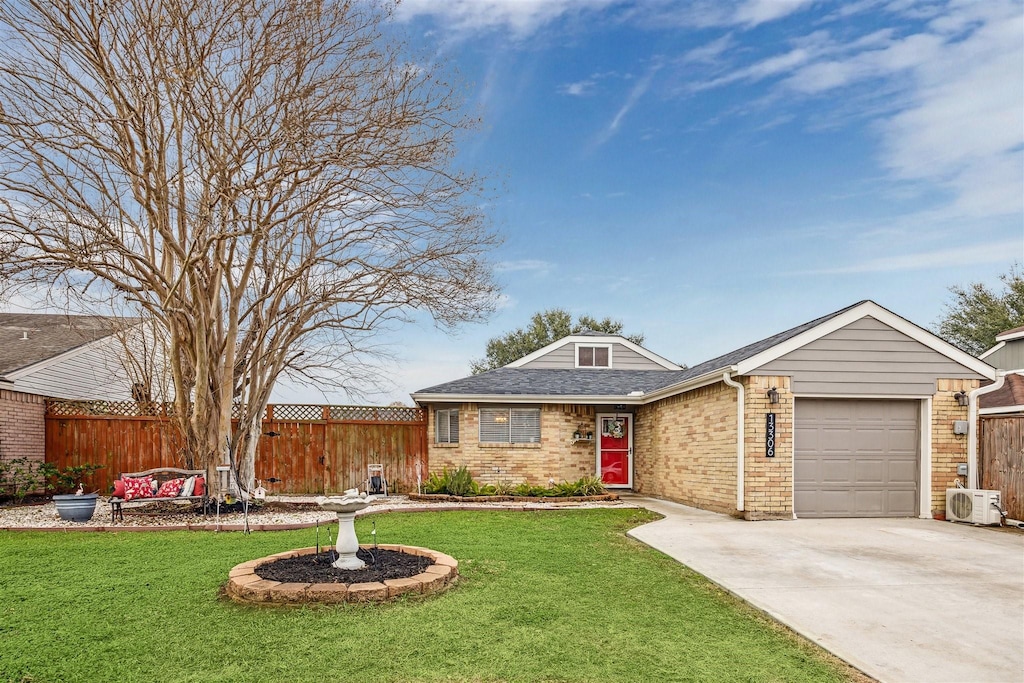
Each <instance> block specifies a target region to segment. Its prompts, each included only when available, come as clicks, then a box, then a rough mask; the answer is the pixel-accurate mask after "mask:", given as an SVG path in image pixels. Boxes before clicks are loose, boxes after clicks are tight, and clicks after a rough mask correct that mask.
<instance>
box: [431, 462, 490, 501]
mask: <svg viewBox="0 0 1024 683" xmlns="http://www.w3.org/2000/svg"><path fill="white" fill-rule="evenodd" d="M479 491H480V485H479V484H478V483H476V482H475V481H473V475H472V474H471V473H470V471H469V468H466V467H460V468H459V469H457V470H453V471H449V470H448V468H447V467H445V468H444V469H443V470H441V474H438V473H437V472H433V473H432V474H431V475H430V476H429V477H428V478H427V481H426V482H425V483H424V484H423V492H424V493H442V494H447V495H449V496H475V495H477V494H478V493H479Z"/></svg>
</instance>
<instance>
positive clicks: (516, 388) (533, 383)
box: [413, 301, 864, 398]
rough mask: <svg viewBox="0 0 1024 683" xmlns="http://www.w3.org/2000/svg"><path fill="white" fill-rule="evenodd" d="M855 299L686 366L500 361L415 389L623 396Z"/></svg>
mask: <svg viewBox="0 0 1024 683" xmlns="http://www.w3.org/2000/svg"><path fill="white" fill-rule="evenodd" d="M863 303H864V302H863V301H861V302H858V303H856V304H853V305H852V306H847V307H846V308H844V309H842V310H839V311H836V312H834V313H830V314H828V315H825V316H822V317H820V318H816V319H815V320H811V321H810V322H807V323H804V324H803V325H797V326H796V327H793V328H791V329H788V330H786V331H785V332H779V333H778V334H775V335H772V336H771V337H766V338H764V339H762V340H760V341H757V342H754V343H753V344H748V345H747V346H744V347H742V348H739V349H736V350H735V351H730V352H729V353H726V354H723V355H721V356H718V357H717V358H712V359H711V360H708V361H704V362H703V363H700V364H699V365H695V366H693V367H692V368H688V369H686V370H614V369H587V368H577V369H571V370H570V369H566V370H540V369H536V370H535V369H530V368H510V367H503V368H498V369H497V370H491V371H489V372H484V373H481V374H479V375H472V376H470V377H463V378H462V379H457V380H455V381H453V382H446V383H444V384H438V385H436V386H432V387H428V388H426V389H421V390H420V391H417V392H416V393H414V394H413V398H416V397H417V396H418V395H421V394H422V395H452V396H509V397H512V396H516V397H524V396H583V397H586V396H621V397H626V396H627V395H628V394H629V393H630V392H633V391H642V392H644V393H645V394H649V393H651V392H652V391H657V390H659V389H665V388H668V387H672V386H675V385H678V384H684V383H685V382H687V381H689V380H692V379H696V378H698V377H702V376H704V375H709V374H711V373H714V372H716V371H723V372H724V371H726V370H728V369H729V368H731V367H733V366H734V365H736V364H737V363H740V362H742V361H744V360H746V359H748V358H753V357H754V356H756V355H757V354H759V353H761V352H763V351H766V350H768V349H770V348H772V347H773V346H777V345H778V344H781V343H783V342H785V341H786V340H788V339H791V338H793V337H796V336H797V335H799V334H802V333H804V332H806V331H807V330H810V329H812V328H814V327H817V326H818V325H821V324H822V323H825V322H827V321H829V320H831V319H832V318H835V317H836V316H839V315H842V314H843V313H845V312H846V311H848V310H850V309H852V308H856V307H857V306H860V305H861V304H863Z"/></svg>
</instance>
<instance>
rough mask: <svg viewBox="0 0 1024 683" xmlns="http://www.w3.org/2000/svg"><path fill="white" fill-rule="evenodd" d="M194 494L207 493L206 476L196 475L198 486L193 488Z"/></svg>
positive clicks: (201, 494)
mask: <svg viewBox="0 0 1024 683" xmlns="http://www.w3.org/2000/svg"><path fill="white" fill-rule="evenodd" d="M192 495H193V496H203V495H206V477H196V487H195V488H194V489H192Z"/></svg>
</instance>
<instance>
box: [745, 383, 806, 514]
mask: <svg viewBox="0 0 1024 683" xmlns="http://www.w3.org/2000/svg"><path fill="white" fill-rule="evenodd" d="M741 381H742V382H743V386H744V389H745V407H744V410H745V415H744V435H743V438H744V451H745V458H744V459H745V470H744V489H745V490H744V496H743V501H744V513H743V516H744V517H745V518H746V519H752V520H753V519H792V518H793V394H792V393H791V392H790V383H789V381H790V378H789V377H769V376H765V377H743V378H741ZM772 387H775V388H776V389H778V392H779V402H778V403H776V404H770V403H768V390H769V389H771V388H772ZM770 412H771V413H775V457H774V458H769V457H767V456H766V444H765V438H766V434H765V432H766V430H767V419H766V417H765V416H766V415H767V414H768V413H770Z"/></svg>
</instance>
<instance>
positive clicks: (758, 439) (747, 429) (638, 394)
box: [412, 301, 995, 519]
mask: <svg viewBox="0 0 1024 683" xmlns="http://www.w3.org/2000/svg"><path fill="white" fill-rule="evenodd" d="M994 376H995V371H994V369H993V368H992V367H991V366H989V365H987V364H986V363H984V362H983V361H980V360H978V359H977V358H974V357H973V356H970V355H968V354H966V353H964V352H962V351H960V350H959V349H957V348H955V347H954V346H952V345H950V344H948V343H946V342H945V341H943V340H941V339H939V338H938V337H936V336H935V335H933V334H932V333H930V332H928V331H926V330H924V329H922V328H920V327H918V326H917V325H914V324H913V323H911V322H908V321H907V320H905V319H904V318H901V317H900V316H898V315H896V314H894V313H892V312H890V311H888V310H886V309H885V308H882V307H881V306H879V305H878V304H876V303H874V302H871V301H863V302H860V303H858V304H855V305H853V306H850V307H848V308H845V309H843V310H840V311H837V312H835V313H832V314H830V315H826V316H824V317H821V318H818V319H816V320H812V321H811V322H808V323H806V324H804V325H800V326H798V327H794V328H792V329H790V330H787V331H785V332H781V333H779V334H776V335H774V336H772V337H768V338H766V339H763V340H761V341H759V342H756V343H754V344H750V345H748V346H745V347H743V348H741V349H737V350H735V351H732V352H730V353H727V354H725V355H722V356H719V357H717V358H714V359H712V360H709V361H706V362H704V363H701V364H699V365H697V366H694V367H691V368H688V369H682V368H680V367H679V366H678V365H675V364H674V363H671V362H669V361H668V360H666V359H665V358H662V357H661V356H658V355H657V354H654V353H652V352H650V351H648V350H646V349H644V348H641V347H639V346H637V345H636V344H633V343H631V342H629V341H628V340H626V339H624V338H622V337H620V336H616V335H606V334H599V333H592V332H588V333H584V334H580V335H574V336H570V337H566V338H564V339H561V340H559V341H557V342H554V343H553V344H550V345H549V346H546V347H544V348H543V349H540V350H538V351H536V352H534V353H532V354H530V355H528V356H526V357H524V358H521V359H519V360H517V361H515V362H513V363H510V364H509V365H507V366H505V367H502V368H498V369H496V370H491V371H489V372H485V373H482V374H480V375H475V376H471V377H465V378H463V379H458V380H455V381H453V382H448V383H445V384H440V385H437V386H433V387H429V388H427V389H423V390H421V391H418V392H416V393H414V394H413V395H412V397H413V399H414V400H415V401H416V402H417V403H418V404H420V405H422V406H425V407H427V408H428V409H429V410H428V413H429V418H428V419H429V425H428V439H429V441H430V442H431V443H430V463H431V468H432V469H433V470H440V469H441V468H442V467H459V466H466V467H468V468H469V469H470V470H471V471H472V473H473V475H474V476H475V477H476V478H477V479H479V480H481V481H484V482H491V483H493V482H496V481H509V482H513V483H516V482H521V481H524V480H526V481H530V482H531V483H541V484H543V483H547V482H548V481H549V480H558V481H561V480H569V481H571V480H574V479H578V478H579V477H581V476H586V475H599V476H601V478H602V479H603V480H604V482H605V483H606V485H607V486H609V487H612V488H615V487H619V488H625V489H633V490H635V491H637V492H640V493H644V494H648V495H653V496H659V497H662V498H667V499H670V500H676V501H679V502H682V503H686V504H688V505H694V506H697V507H701V508H705V509H709V510H715V511H718V512H726V513H735V514H740V515H743V516H744V517H746V518H747V519H771V518H789V517H792V516H794V515H796V516H798V517H868V516H923V517H930V516H932V514H935V513H942V512H944V511H945V493H944V491H945V489H946V488H947V487H948V486H950V485H951V484H952V482H953V481H954V480H956V479H957V464H958V463H963V462H967V461H968V460H967V442H966V438H965V437H964V436H962V435H956V434H954V433H953V426H954V425H953V423H954V421H957V420H965V419H967V412H968V408H967V406H964V405H961V403H964V402H965V401H966V400H967V397H968V396H969V393H970V392H971V391H972V390H973V389H975V388H977V387H978V385H979V382H980V381H981V380H983V379H992V378H993V377H994ZM970 466H971V467H972V468H976V463H970Z"/></svg>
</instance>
